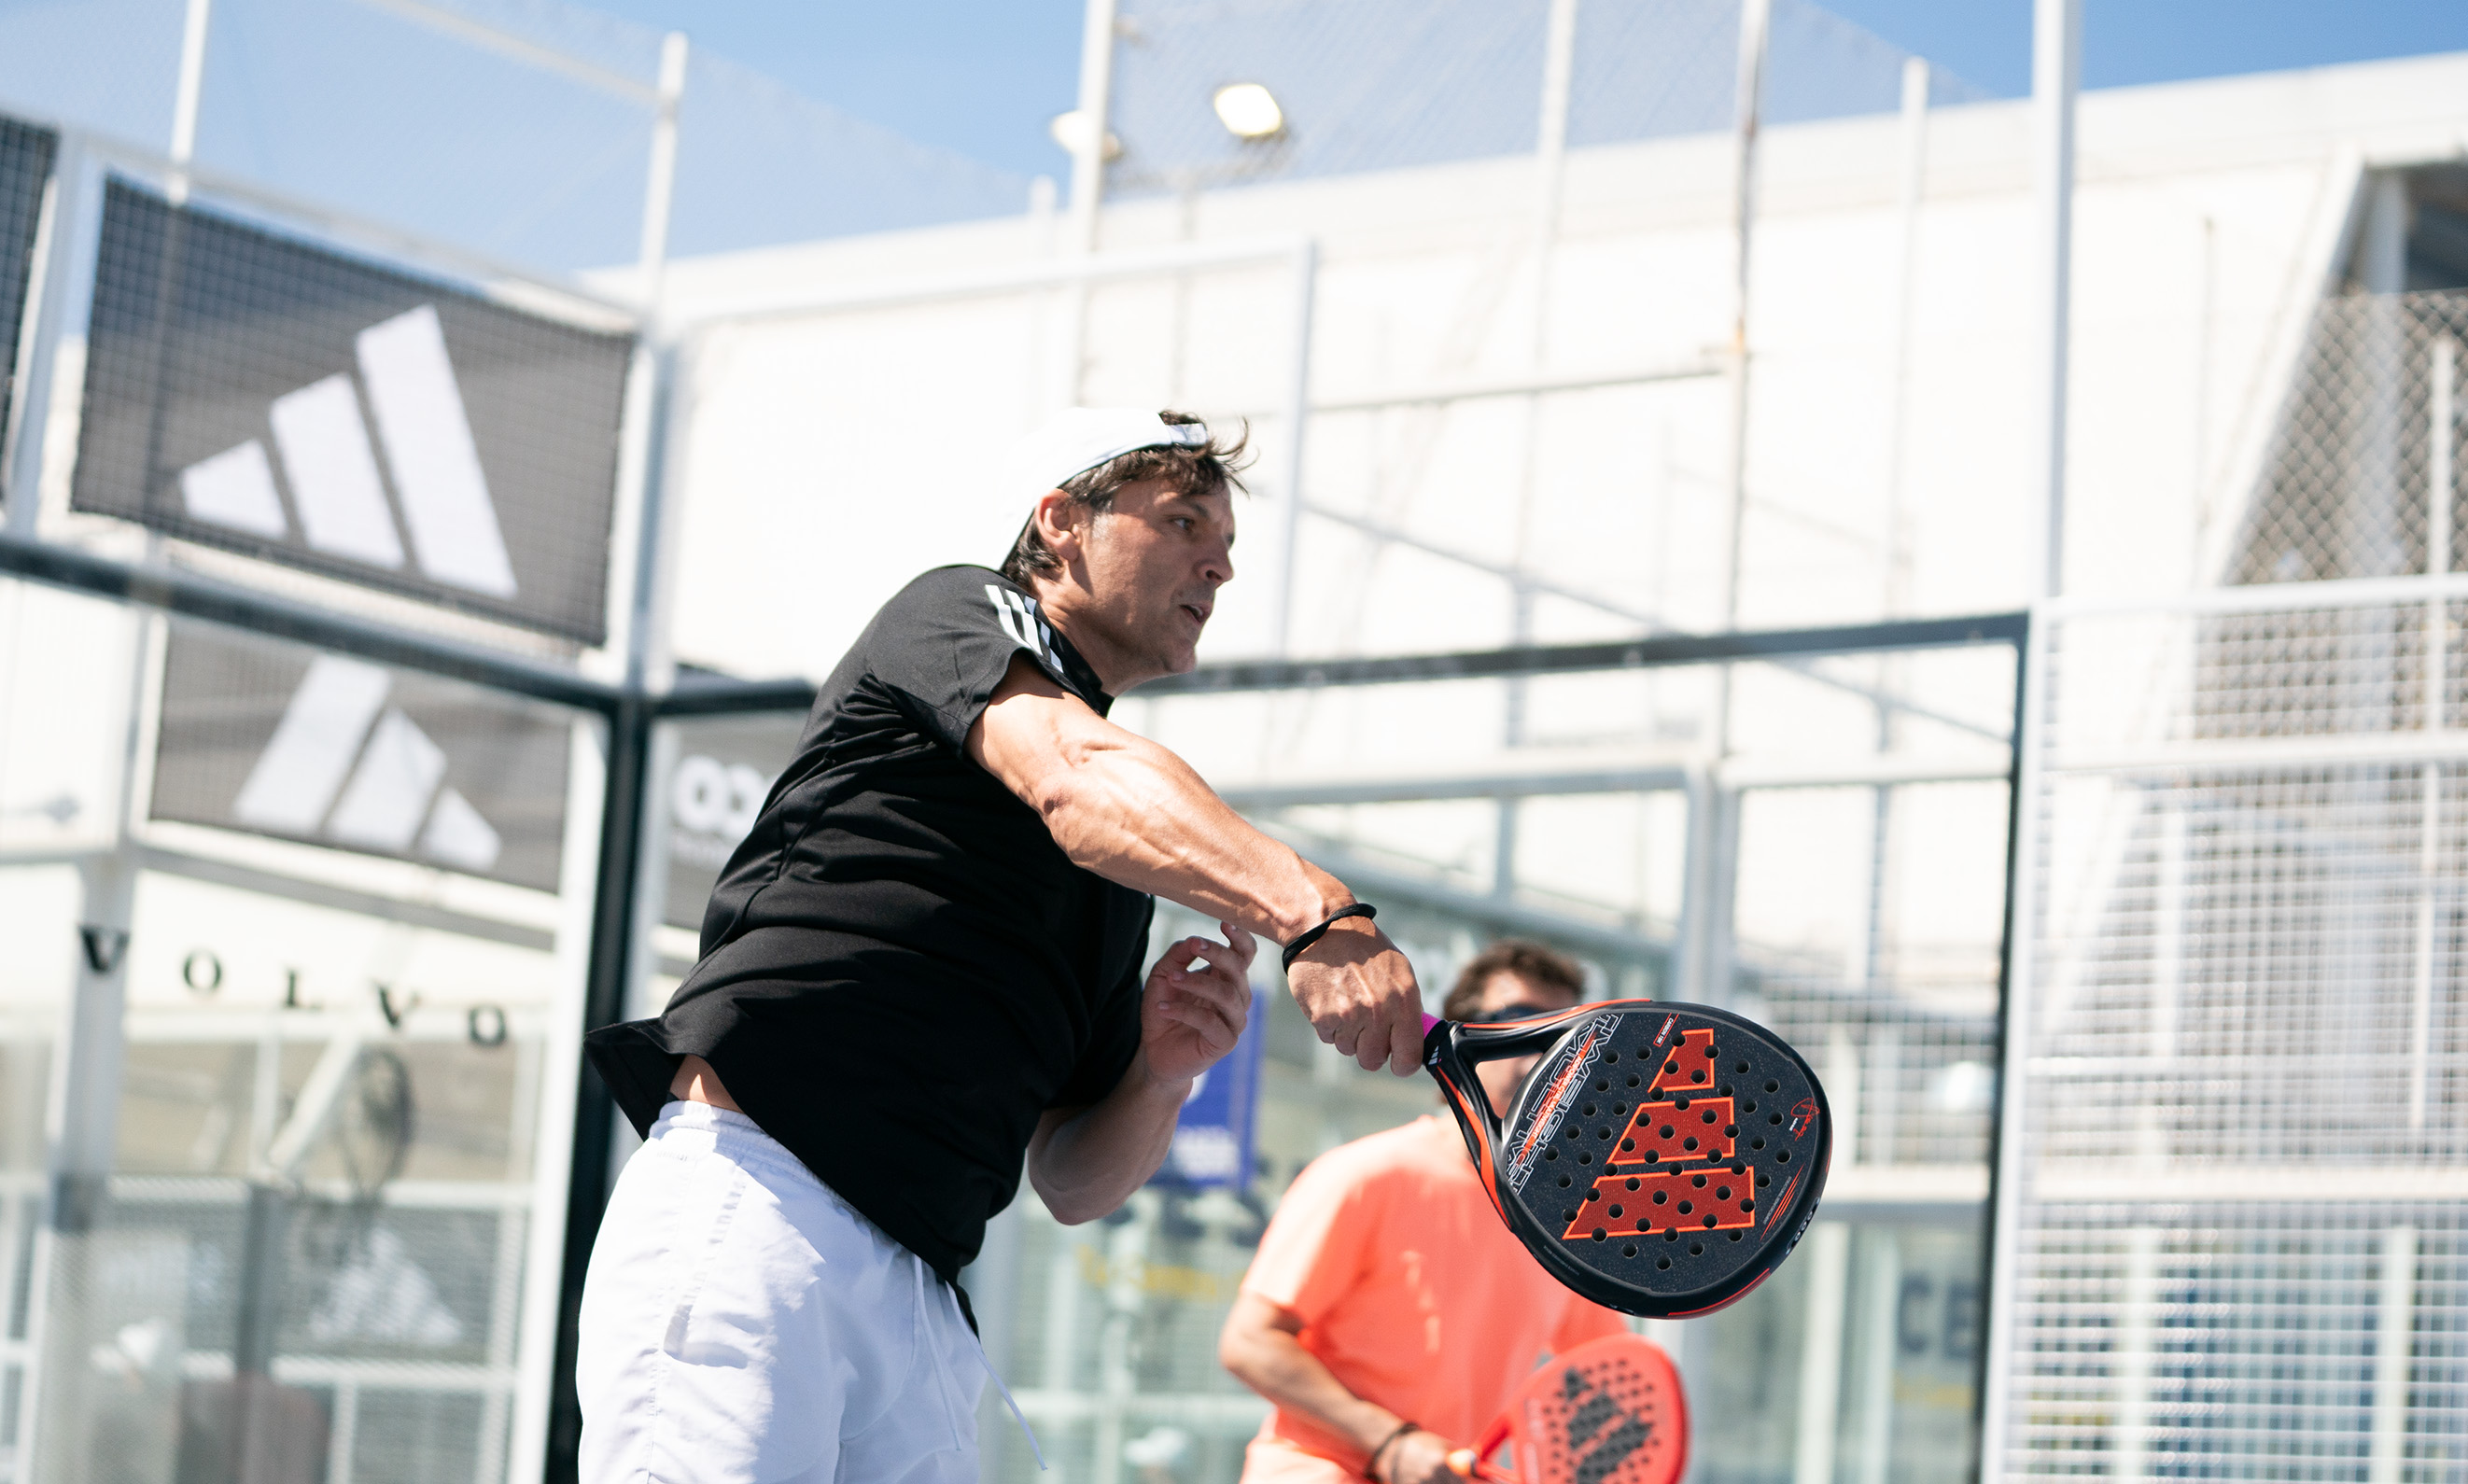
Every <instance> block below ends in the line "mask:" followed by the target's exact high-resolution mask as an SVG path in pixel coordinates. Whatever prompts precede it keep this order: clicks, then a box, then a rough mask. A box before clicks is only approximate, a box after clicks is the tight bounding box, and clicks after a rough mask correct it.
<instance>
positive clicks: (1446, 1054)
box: [1423, 999, 1834, 1319]
mask: <svg viewBox="0 0 2468 1484" xmlns="http://www.w3.org/2000/svg"><path fill="white" fill-rule="evenodd" d="M1427 1019H1428V1017H1427ZM1537 1052H1540V1053H1541V1054H1542V1056H1543V1060H1542V1061H1541V1062H1539V1063H1537V1064H1536V1066H1535V1068H1534V1070H1533V1072H1532V1073H1531V1074H1529V1075H1528V1076H1527V1077H1526V1079H1525V1083H1524V1084H1523V1085H1522V1086H1521V1087H1520V1088H1519V1089H1518V1092H1517V1098H1516V1101H1515V1103H1514V1105H1513V1106H1512V1107H1510V1108H1509V1112H1508V1117H1507V1118H1506V1119H1505V1120H1504V1121H1503V1120H1501V1119H1499V1118H1497V1117H1496V1116H1494V1115H1493V1113H1492V1110H1491V1101H1490V1099H1489V1098H1487V1097H1486V1096H1485V1095H1484V1093H1483V1089H1482V1083H1481V1082H1480V1080H1478V1079H1477V1078H1476V1077H1475V1076H1474V1068H1475V1067H1476V1066H1479V1065H1480V1064H1482V1063H1483V1062H1496V1061H1498V1060H1499V1059H1501V1058H1503V1057H1519V1056H1526V1055H1530V1054H1533V1053H1537ZM1423 1065H1424V1066H1425V1067H1427V1068H1428V1069H1429V1071H1430V1073H1431V1075H1432V1076H1433V1077H1435V1078H1437V1079H1438V1080H1439V1084H1440V1088H1441V1091H1442V1092H1443V1093H1445V1094H1446V1096H1447V1101H1448V1105H1449V1107H1450V1110H1451V1111H1452V1112H1454V1113H1455V1114H1456V1119H1457V1127H1458V1128H1459V1129H1461V1130H1464V1133H1465V1140H1466V1148H1467V1150H1468V1151H1469V1152H1470V1153H1472V1154H1473V1155H1474V1168H1475V1169H1476V1170H1477V1171H1478V1172H1479V1173H1480V1174H1481V1176H1482V1182H1483V1186H1484V1188H1485V1189H1486V1190H1488V1191H1489V1192H1490V1193H1491V1203H1492V1204H1493V1205H1494V1206H1496V1207H1497V1208H1498V1211H1499V1215H1500V1218H1501V1220H1503V1221H1506V1222H1507V1223H1508V1229H1509V1230H1510V1231H1512V1232H1514V1233H1516V1235H1517V1239H1518V1240H1519V1241H1520V1242H1522V1243H1524V1244H1525V1248H1526V1250H1527V1251H1529V1252H1532V1253H1533V1254H1534V1257H1535V1260H1536V1261H1537V1262H1539V1263H1541V1264H1542V1265H1543V1270H1544V1271H1545V1272H1548V1273H1549V1274H1551V1276H1553V1277H1554V1278H1557V1279H1559V1280H1560V1281H1561V1282H1562V1283H1564V1284H1565V1285H1566V1286H1567V1287H1569V1288H1570V1289H1573V1290H1576V1291H1577V1292H1578V1293H1581V1294H1583V1295H1584V1296H1586V1297H1587V1298H1589V1299H1592V1300H1593V1301H1594V1302H1595V1303H1598V1304H1601V1305H1603V1306H1604V1307H1606V1308H1610V1309H1617V1310H1620V1311H1621V1312H1623V1313H1633V1314H1644V1315H1647V1316H1649V1317H1653V1318H1661V1319H1672V1318H1682V1317H1685V1316H1687V1315H1689V1314H1701V1313H1709V1312H1711V1311H1713V1310H1716V1309H1720V1308H1722V1307H1723V1306H1724V1305H1725V1304H1728V1303H1730V1302H1732V1301H1733V1300H1734V1299H1737V1298H1739V1297H1740V1296H1741V1295H1742V1294H1744V1293H1746V1292H1748V1290H1750V1289H1753V1288H1755V1287H1756V1286H1757V1285H1758V1284H1759V1283H1760V1282H1763V1281H1764V1279H1765V1276H1766V1275H1767V1274H1768V1273H1770V1272H1772V1271H1773V1270H1774V1268H1775V1267H1778V1266H1779V1265H1780V1264H1781V1262H1782V1260H1783V1259H1784V1258H1786V1257H1788V1256H1790V1255H1791V1249H1792V1248H1793V1246H1794V1245H1795V1244H1797V1243H1798V1241H1799V1237H1800V1233H1801V1232H1803V1231H1805V1230H1806V1229H1807V1227H1808V1222H1809V1219H1810V1218H1811V1217H1812V1216H1814V1215H1815V1214H1816V1211H1817V1196H1818V1195H1819V1193H1821V1192H1822V1191H1823V1190H1824V1188H1825V1168H1826V1162H1827V1159H1828V1157H1829V1156H1830V1154H1831V1153H1832V1151H1833V1143H1834V1138H1833V1118H1832V1115H1831V1113H1830V1112H1829V1111H1828V1109H1827V1107H1826V1103H1825V1089H1824V1088H1823V1087H1821V1086H1819V1085H1818V1084H1817V1074H1816V1073H1815V1072H1813V1071H1811V1070H1810V1069H1809V1065H1808V1063H1807V1062H1803V1061H1801V1060H1800V1058H1799V1054H1798V1053H1797V1052H1794V1051H1793V1050H1792V1049H1791V1048H1790V1047H1789V1046H1787V1045H1785V1044H1784V1043H1783V1042H1782V1040H1781V1039H1779V1038H1778V1037H1776V1036H1774V1035H1773V1034H1772V1033H1771V1032H1769V1031H1767V1030H1766V1029H1765V1028H1764V1027H1762V1026H1759V1025H1757V1024H1756V1023H1755V1022H1754V1021H1751V1020H1747V1019H1744V1018H1742V1017H1741V1016H1735V1015H1732V1014H1730V1013H1729V1012H1728V1011H1723V1010H1716V1009H1714V1008H1712V1007H1711V1006H1707V1005H1685V1004H1680V1003H1677V1002H1674V1001H1668V1000H1645V999H1623V1000H1604V1001H1599V1002H1596V1003H1594V1004H1590V1005H1579V1006H1577V1007H1575V1008H1574V1009H1570V1010H1564V1011H1561V1012H1559V1013H1558V1014H1555V1015H1548V1016H1537V1017H1535V1018H1533V1019H1530V1020H1517V1021H1511V1022H1508V1023H1505V1024H1492V1025H1464V1024H1459V1023H1457V1022H1455V1021H1448V1020H1429V1021H1428V1024H1427V1025H1426V1027H1425V1030H1424V1036H1423Z"/></svg>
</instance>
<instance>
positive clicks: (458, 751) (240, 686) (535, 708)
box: [150, 625, 571, 891]
mask: <svg viewBox="0 0 2468 1484" xmlns="http://www.w3.org/2000/svg"><path fill="white" fill-rule="evenodd" d="M570 737H571V724H570V721H569V719H568V718H567V716H566V715H565V714H564V713H562V712H560V711H559V710H557V709H556V708H554V707H550V706H545V705H541V704H539V703H537V702H534V701H523V700H516V699H514V698H513V697H511V696H501V695H498V694H497V693H495V692H492V691H485V690H482V689H480V688H478V687H476V686H470V685H464V684H461V683H459V682H456V681H452V680H442V679H438V678H436V677H434V676H430V675H423V674H415V673H412V672H408V671H401V670H395V669H391V668H389V667H387V666H384V665H375V664H371V663H369V662H368V661H366V660H359V659H351V658H347V657H345V656H343V655H338V654H320V653H316V652H314V651H308V650H303V649H300V648H298V647H297V646H293V645H288V644H280V643H276V642H274V641H272V640H266V639H256V638H250V637H248V636H246V635H241V634H233V633H225V632H223V631H222V630H219V629H214V628H192V627H190V626H188V625H179V626H175V627H174V628H172V630H171V649H170V652H169V654H168V655H167V656H166V659H165V663H164V674H163V723H162V728H161V733H160V741H159V742H157V744H156V747H155V753H154V792H153V801H152V806H151V810H150V812H151V813H152V815H153V817H154V818H157V819H173V820H179V821H182V822H184V823H188V824H201V825H217V826H220V827H222V828H224V829H228V830H246V831H249V832H250V833H257V834H271V835H277V836H280V837H282V838H285V839H293V840H302V841H306V842H308V843H309V844H312V845H324V846H328V847H331V848H333V849H338V850H350V851H357V852H360V853H361V854H363V855H372V856H393V857H395V858H397V859H401V860H413V861H418V862H420V863H421V864H423V865H433V866H443V867H445V868H446V869H447V870H452V871H460V872H463V873H465V874H467V875H470V876H485V877H491V878H493V879H497V880H501V881H510V882H513V883H514V885H517V886H530V887H536V888H537V889H539V890H541V891H555V890H557V889H558V884H559V876H558V868H559V863H560V858H561V856H562V855H563V852H564V844H565V790H566V763H567V753H568V748H569V746H570V745H571V743H570Z"/></svg>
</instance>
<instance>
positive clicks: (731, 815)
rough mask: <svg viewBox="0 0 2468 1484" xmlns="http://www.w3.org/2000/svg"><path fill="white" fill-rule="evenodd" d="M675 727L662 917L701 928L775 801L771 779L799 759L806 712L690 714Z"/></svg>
mask: <svg viewBox="0 0 2468 1484" xmlns="http://www.w3.org/2000/svg"><path fill="white" fill-rule="evenodd" d="M670 725H671V726H673V727H674V729H675V737H676V765H675V766H674V769H673V770H672V771H671V772H670V774H669V789H668V801H667V802H668V808H669V872H668V884H667V889H666V891H665V892H664V893H663V894H662V897H661V903H662V916H663V920H664V921H666V922H667V923H668V924H669V925H671V926H673V927H686V928H693V929H697V930H699V929H700V928H701V926H702V913H703V908H704V907H706V906H708V905H710V904H711V889H712V888H713V887H714V886H716V885H718V884H719V883H720V872H721V871H722V870H723V869H724V868H726V866H727V865H728V857H729V856H732V855H734V854H736V851H737V847H738V845H739V843H740V842H742V841H743V839H744V838H745V832H746V831H748V830H751V829H753V828H754V819H755V816H756V815H758V814H760V813H762V812H763V801H764V800H765V799H767V798H769V797H770V796H771V782H772V780H773V779H776V778H778V777H779V776H780V771H781V769H783V768H785V767H787V766H788V760H789V759H790V758H792V757H794V756H795V755H796V752H797V739H798V737H799V736H800V735H802V734H803V733H804V731H805V729H806V718H805V714H804V713H802V712H772V713H768V714H761V715H754V716H743V717H686V718H680V719H677V720H675V721H674V722H672V723H670Z"/></svg>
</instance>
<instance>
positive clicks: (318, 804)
mask: <svg viewBox="0 0 2468 1484" xmlns="http://www.w3.org/2000/svg"><path fill="white" fill-rule="evenodd" d="M393 683H394V682H393V679H392V677H391V676H389V675H388V674H386V673H385V672H384V671H383V670H380V669H378V668H377V666H375V665H364V664H362V663H360V662H359V661H358V660H353V659H343V658H341V657H339V656H337V655H332V654H321V655H319V656H318V657H317V658H316V659H315V660H313V661H311V662H310V664H309V674H308V675H307V676H306V677H305V678H304V679H302V680H301V682H300V689H298V690H297V691H294V692H292V693H291V702H290V704H289V705H287V706H286V707H284V709H283V719H282V720H281V721H279V722H277V723H275V727H274V740H273V741H272V742H267V743H266V744H265V751H264V753H263V754H262V755H261V756H260V757H259V758H258V760H257V765H256V766H255V767H253V768H251V769H249V774H248V782H246V783H244V784H242V785H241V786H240V797H239V798H238V799H237V800H235V801H234V803H233V805H232V812H233V814H235V815H237V816H238V817H239V819H240V823H242V824H246V825H254V826H256V827H257V828H258V829H261V830H271V831H275V832H278V833H284V834H295V835H312V836H313V835H316V834H319V833H323V834H324V835H325V836H326V837H327V838H328V839H331V840H334V841H336V842H338V843H341V844H344V845H354V846H357V847H359V848H360V849H362V850H374V851H384V852H387V853H389V854H393V855H398V856H402V855H411V854H414V853H415V846H416V847H417V854H419V855H422V856H427V857H429V858H430V859H432V860H435V861H438V862H440V863H442V864H445V865H449V866H453V867H456V868H457V869H460V870H464V871H486V870H488V869H489V868H490V867H491V866H493V865H495V864H496V863H497V852H498V850H499V848H500V846H501V845H502V843H503V842H502V841H500V840H499V839H498V837H497V832H496V831H495V830H494V829H491V827H490V824H489V822H488V821H487V820H485V819H483V818H481V817H480V811H479V810H476V809H473V808H472V807H471V804H470V801H469V800H468V799H466V798H464V797H463V795H462V794H460V793H458V792H456V791H455V790H454V789H453V788H439V787H438V785H439V784H441V783H443V782H444V781H445V778H446V754H445V753H444V752H443V751H442V750H440V749H439V747H438V745H437V743H435V742H430V741H429V740H428V734H427V733H425V732H423V731H422V730H421V729H420V728H419V726H418V725H417V724H415V723H414V722H413V721H412V719H411V718H409V717H407V716H404V715H403V714H402V712H401V710H400V708H397V707H393V706H388V705H387V704H386V703H385V699H386V692H387V691H388V690H389V689H391V688H392V686H393ZM355 762H356V763H357V764H358V766H357V767H354V766H353V764H354V763H355ZM423 825H424V826H425V828H424V829H423ZM321 826H322V829H321V828H320V827H321Z"/></svg>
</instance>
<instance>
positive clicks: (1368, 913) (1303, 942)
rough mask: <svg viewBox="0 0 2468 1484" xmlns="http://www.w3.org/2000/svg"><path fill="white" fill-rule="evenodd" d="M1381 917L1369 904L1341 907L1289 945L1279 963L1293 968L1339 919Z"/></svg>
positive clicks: (1378, 910)
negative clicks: (1325, 920)
mask: <svg viewBox="0 0 2468 1484" xmlns="http://www.w3.org/2000/svg"><path fill="white" fill-rule="evenodd" d="M1379 915H1380V909H1379V908H1378V907H1375V906H1373V905H1372V904H1371V903H1370V902H1356V903H1354V904H1353V905H1352V906H1348V907H1339V908H1337V910H1336V911H1334V912H1331V913H1330V914H1329V915H1328V921H1327V922H1324V923H1322V924H1320V925H1318V926H1317V927H1314V928H1311V929H1308V930H1307V931H1305V932H1304V934H1303V935H1302V936H1301V937H1299V938H1296V939H1295V940H1294V941H1293V942H1291V943H1289V944H1287V945H1286V952H1285V956H1284V957H1283V958H1282V959H1280V960H1279V962H1280V963H1281V964H1283V965H1284V966H1285V967H1286V968H1288V969H1291V968H1293V967H1294V960H1295V959H1298V958H1300V957H1302V956H1303V949H1305V948H1307V947H1311V946H1312V945H1313V944H1314V943H1317V942H1319V940H1320V935H1321V934H1323V933H1325V932H1327V931H1328V930H1329V928H1330V927H1331V926H1333V925H1336V923H1337V921H1338V920H1339V919H1342V918H1348V917H1378V916H1379Z"/></svg>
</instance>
